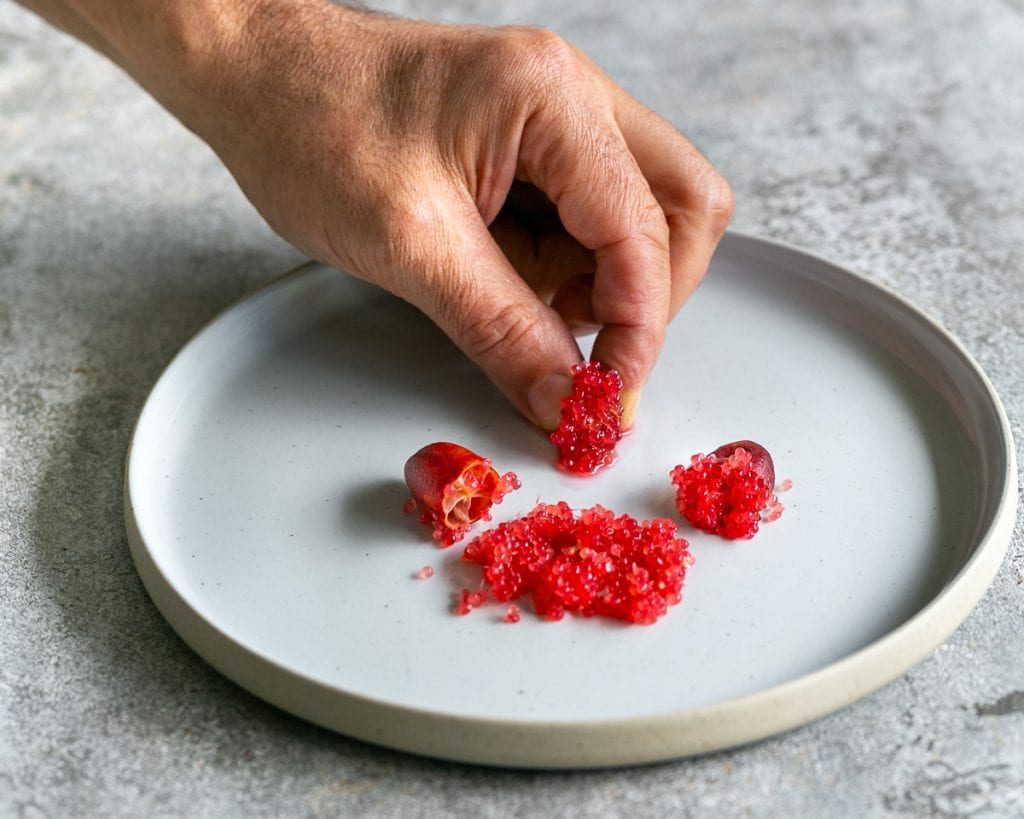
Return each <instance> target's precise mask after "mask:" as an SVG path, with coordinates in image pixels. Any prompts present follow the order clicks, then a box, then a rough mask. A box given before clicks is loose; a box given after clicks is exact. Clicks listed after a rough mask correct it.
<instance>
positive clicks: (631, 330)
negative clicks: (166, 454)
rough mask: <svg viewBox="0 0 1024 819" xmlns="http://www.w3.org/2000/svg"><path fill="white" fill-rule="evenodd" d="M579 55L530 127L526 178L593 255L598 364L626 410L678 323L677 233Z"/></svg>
mask: <svg viewBox="0 0 1024 819" xmlns="http://www.w3.org/2000/svg"><path fill="white" fill-rule="evenodd" d="M570 56H571V59H569V60H568V61H567V62H566V63H565V65H563V66H561V74H560V75H559V77H560V78H559V84H558V86H557V89H556V90H555V94H554V96H550V97H548V98H547V100H546V101H544V102H542V103H541V104H540V105H539V107H538V108H537V110H536V111H535V112H534V114H533V116H531V117H530V118H529V120H528V121H527V123H526V125H525V127H524V132H523V139H522V142H521V147H520V174H521V175H522V176H524V177H526V178H527V179H529V181H531V182H532V183H533V184H535V185H537V187H539V188H541V189H542V190H543V191H544V192H545V193H546V194H547V196H548V198H550V199H551V200H552V201H553V202H554V203H555V205H556V207H557V208H558V213H559V216H560V218H561V220H562V223H563V225H564V226H565V228H566V230H567V231H568V232H569V233H570V234H572V235H573V236H574V237H575V238H576V239H577V240H578V241H579V242H580V244H582V245H583V246H584V247H586V248H589V249H591V250H593V252H594V256H595V260H596V269H595V276H594V283H593V290H592V298H591V304H592V308H593V318H594V319H595V320H596V321H597V323H598V324H600V325H601V326H602V330H601V332H600V333H599V334H598V337H597V340H596V341H595V345H594V358H596V359H598V360H600V361H601V362H602V363H603V364H605V365H607V366H609V367H613V368H615V369H616V370H618V371H619V373H620V374H621V375H622V378H623V382H624V385H625V390H626V392H625V393H624V404H627V403H635V399H636V396H638V394H639V390H640V388H641V387H642V386H643V384H644V382H645V381H646V379H647V376H648V374H649V372H650V370H651V367H652V366H653V365H654V361H655V359H656V358H657V355H658V352H659V351H660V349H661V345H662V341H663V339H664V333H665V324H666V322H667V321H668V316H669V308H670V298H671V273H670V265H669V229H668V224H667V222H666V219H665V215H664V213H663V211H662V209H661V206H660V205H659V204H658V201H657V200H656V199H655V197H654V195H653V194H652V192H651V189H650V187H649V186H648V184H647V180H646V179H645V178H644V175H643V173H642V172H641V169H640V167H639V166H638V165H637V162H636V160H635V159H634V158H633V155H632V153H631V152H630V149H629V147H628V145H627V143H626V140H625V138H624V136H623V134H622V132H621V131H620V130H619V128H618V125H617V124H616V122H615V119H614V116H613V111H612V109H611V106H610V105H609V104H608V100H607V95H606V94H605V93H603V91H602V90H601V89H600V88H598V87H596V86H595V85H594V84H593V83H592V82H591V80H590V79H589V78H588V77H587V76H586V75H584V74H582V72H581V68H580V64H579V63H578V62H577V61H576V59H575V55H574V52H571V51H570ZM574 71H575V72H576V73H573V72H574ZM549 90H550V89H549ZM628 410H629V407H627V413H628Z"/></svg>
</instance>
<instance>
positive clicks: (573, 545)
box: [457, 502, 693, 623]
mask: <svg viewBox="0 0 1024 819" xmlns="http://www.w3.org/2000/svg"><path fill="white" fill-rule="evenodd" d="M462 559H463V560H467V561H470V562H474V563H479V564H480V565H481V566H483V575H484V580H485V582H486V584H487V588H488V591H489V593H490V596H491V597H493V598H494V599H495V600H498V601H508V600H514V599H517V598H519V597H522V596H525V595H530V596H531V597H532V598H533V604H534V608H535V609H536V611H537V614H539V615H540V616H542V617H545V618H547V619H548V620H560V619H562V617H563V616H564V615H565V613H566V612H574V613H576V614H579V615H581V616H583V617H591V616H593V615H604V616H607V617H615V618H618V619H620V620H625V621H627V622H630V623H653V622H655V621H656V620H657V619H658V618H659V617H661V616H662V615H663V614H665V612H666V611H667V610H668V607H669V606H671V605H674V604H676V603H678V602H679V601H680V600H681V599H682V588H683V581H684V579H685V578H686V570H687V569H688V568H689V567H690V566H691V565H692V564H693V557H692V556H691V555H690V552H689V551H688V544H687V542H686V541H685V540H684V539H683V538H681V537H678V536H677V527H676V524H675V523H673V522H672V521H670V520H667V519H665V518H659V519H656V520H651V521H637V520H636V519H635V518H632V517H630V516H629V515H619V516H616V515H615V514H614V513H612V512H610V511H609V510H607V509H605V508H603V507H601V506H594V507H592V508H590V509H584V510H582V511H581V512H580V513H579V514H578V515H576V514H574V513H573V510H572V509H570V508H569V506H568V504H566V503H564V502H561V503H557V504H553V505H549V504H539V505H538V506H537V507H536V508H534V510H533V511H532V512H530V514H528V515H526V516H525V517H523V518H520V519H518V520H514V521H510V522H508V523H502V524H500V525H498V526H497V527H495V528H494V529H491V530H490V531H488V532H484V533H483V534H481V535H479V536H478V537H477V538H475V539H474V540H473V541H472V542H470V543H469V545H468V546H466V549H465V552H464V553H463V556H462ZM462 602H463V601H462V600H461V599H460V605H461V604H462ZM473 602H474V601H470V600H466V601H465V603H466V604H468V605H467V606H466V611H467V612H468V610H469V608H472V605H473ZM457 611H458V609H457ZM512 611H513V610H512V609H511V607H510V609H509V612H510V614H511V613H512ZM458 613H460V614H461V613H464V612H462V611H458ZM518 613H519V610H518V608H516V609H515V616H516V617H518ZM509 619H510V620H512V619H513V618H512V617H509Z"/></svg>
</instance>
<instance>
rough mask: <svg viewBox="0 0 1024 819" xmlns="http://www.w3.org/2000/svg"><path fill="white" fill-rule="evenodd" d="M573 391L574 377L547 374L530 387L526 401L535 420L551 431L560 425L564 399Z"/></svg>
mask: <svg viewBox="0 0 1024 819" xmlns="http://www.w3.org/2000/svg"><path fill="white" fill-rule="evenodd" d="M570 392H572V379H571V378H569V376H567V375H562V374H561V373H551V374H550V375H545V376H544V377H543V378H541V379H540V380H539V381H537V383H536V384H534V385H533V386H532V387H530V391H529V392H528V393H527V394H526V401H527V403H529V405H530V412H532V413H533V418H534V421H535V422H536V423H537V426H539V427H540V428H541V429H546V430H548V431H549V432H550V431H551V430H553V429H555V427H557V426H558V419H559V417H560V416H561V413H562V399H563V398H565V396H567V395H568V394H569V393H570Z"/></svg>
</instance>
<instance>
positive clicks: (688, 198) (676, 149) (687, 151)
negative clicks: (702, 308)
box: [616, 89, 733, 318]
mask: <svg viewBox="0 0 1024 819" xmlns="http://www.w3.org/2000/svg"><path fill="white" fill-rule="evenodd" d="M616 97H617V100H616V118H617V120H618V122H619V125H620V127H621V128H622V134H623V136H624V137H625V139H626V144H627V145H628V146H629V149H630V151H632V153H633V156H634V157H635V158H636V161H637V164H638V165H639V166H640V170H641V171H642V172H643V174H644V176H645V177H646V179H647V181H648V183H649V184H650V187H651V191H652V193H653V194H654V196H655V198H656V199H657V200H658V203H659V204H660V205H661V208H662V210H663V211H664V213H665V218H666V221H667V222H668V226H669V247H670V250H671V269H672V295H671V300H670V307H669V318H671V317H672V316H674V315H675V314H676V312H678V310H679V308H680V307H682V305H683V303H684V302H685V301H686V300H687V299H688V298H689V297H690V295H691V294H692V293H693V291H694V290H695V289H696V287H697V285H698V284H699V283H700V281H701V279H702V278H703V277H704V274H705V272H706V271H707V267H708V263H709V262H710V261H711V255H712V254H713V253H714V250H715V247H716V246H717V245H718V241H719V239H721V238H722V234H723V233H724V232H725V228H726V225H727V224H728V222H729V218H730V217H731V216H732V211H733V199H732V191H731V190H730V189H729V186H728V184H727V183H726V181H725V180H724V179H723V178H722V177H721V176H720V175H719V174H718V172H717V171H716V170H715V169H714V167H712V165H711V163H709V162H708V161H707V159H705V158H704V157H703V156H702V155H701V153H700V152H699V151H698V150H697V149H696V148H695V147H694V146H693V144H692V143H690V141H689V140H687V139H686V138H685V137H684V136H683V135H682V134H680V133H679V131H677V130H676V129H675V128H673V127H672V126H671V125H670V124H669V123H667V122H666V121H665V120H663V119H662V118H661V117H659V116H658V115H657V114H655V113H654V112H653V111H651V110H650V109H648V108H646V107H645V106H643V105H641V104H640V103H639V102H637V101H636V100H635V99H633V98H632V97H630V96H629V95H628V94H626V93H625V92H623V91H621V90H620V89H616Z"/></svg>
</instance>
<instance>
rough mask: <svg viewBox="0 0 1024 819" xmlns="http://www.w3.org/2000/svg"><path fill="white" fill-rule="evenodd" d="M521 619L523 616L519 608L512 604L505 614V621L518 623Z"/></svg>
mask: <svg viewBox="0 0 1024 819" xmlns="http://www.w3.org/2000/svg"><path fill="white" fill-rule="evenodd" d="M520 617H521V614H520V611H519V606H517V605H516V604H515V603H512V604H511V605H510V606H509V607H508V611H506V612H505V620H507V621H508V622H509V623H518V622H519V620H520Z"/></svg>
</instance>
